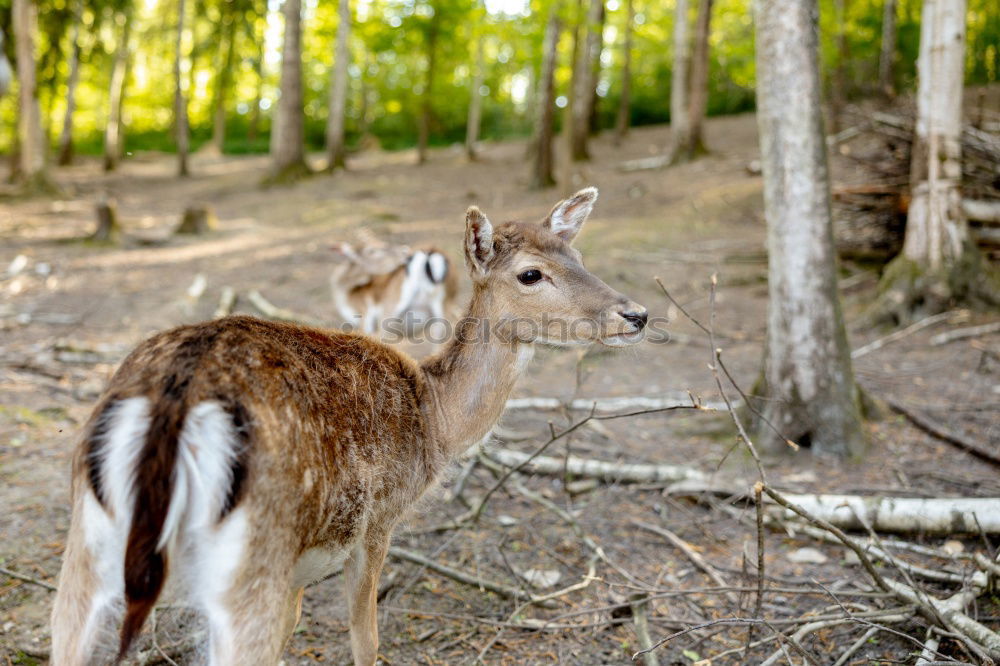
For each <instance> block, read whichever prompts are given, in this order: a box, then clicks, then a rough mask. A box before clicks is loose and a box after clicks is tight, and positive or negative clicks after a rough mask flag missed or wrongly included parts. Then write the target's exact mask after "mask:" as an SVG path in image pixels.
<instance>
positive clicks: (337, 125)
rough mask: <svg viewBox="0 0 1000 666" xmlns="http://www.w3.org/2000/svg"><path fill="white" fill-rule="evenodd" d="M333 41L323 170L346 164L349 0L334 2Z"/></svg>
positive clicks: (349, 36) (337, 167) (349, 32)
mask: <svg viewBox="0 0 1000 666" xmlns="http://www.w3.org/2000/svg"><path fill="white" fill-rule="evenodd" d="M337 12H338V14H339V22H338V23H337V45H336V47H335V48H334V54H333V58H334V62H333V72H332V75H331V78H330V113H329V115H328V116H327V119H326V163H327V167H326V168H327V170H328V171H333V170H335V169H339V168H343V167H344V166H346V158H347V150H346V148H345V146H344V113H345V110H346V108H347V66H348V65H349V64H350V49H349V48H348V46H349V45H350V41H349V40H350V38H351V0H339V1H338V3H337Z"/></svg>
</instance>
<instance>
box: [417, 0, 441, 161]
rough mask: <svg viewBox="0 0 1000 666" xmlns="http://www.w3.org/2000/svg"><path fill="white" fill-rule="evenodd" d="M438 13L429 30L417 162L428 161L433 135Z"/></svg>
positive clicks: (433, 17)
mask: <svg viewBox="0 0 1000 666" xmlns="http://www.w3.org/2000/svg"><path fill="white" fill-rule="evenodd" d="M437 21H438V18H437V14H436V13H435V14H434V16H432V17H431V24H430V27H429V28H428V31H427V78H426V80H425V81H424V92H423V95H421V98H420V123H419V125H420V126H419V128H418V132H417V164H424V163H425V162H426V161H427V144H428V142H429V141H430V135H431V115H432V114H433V113H434V107H433V103H434V75H435V74H436V72H435V69H436V68H437V38H438V26H437Z"/></svg>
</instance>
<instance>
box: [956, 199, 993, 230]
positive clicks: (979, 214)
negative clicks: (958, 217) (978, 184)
mask: <svg viewBox="0 0 1000 666" xmlns="http://www.w3.org/2000/svg"><path fill="white" fill-rule="evenodd" d="M962 213H964V214H965V216H966V217H967V218H969V219H970V220H975V221H976V222H988V223H991V224H1000V201H982V200H979V199H962Z"/></svg>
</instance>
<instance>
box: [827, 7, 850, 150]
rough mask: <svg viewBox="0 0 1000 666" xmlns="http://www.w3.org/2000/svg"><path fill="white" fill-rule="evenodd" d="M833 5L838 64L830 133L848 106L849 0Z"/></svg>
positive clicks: (834, 84)
mask: <svg viewBox="0 0 1000 666" xmlns="http://www.w3.org/2000/svg"><path fill="white" fill-rule="evenodd" d="M833 7H834V12H835V13H836V16H837V37H836V42H837V64H836V66H835V67H834V68H833V81H832V86H831V88H832V90H831V91H830V107H831V108H830V133H831V134H836V133H837V132H839V131H840V129H841V127H840V119H841V116H843V115H844V107H846V106H847V57H848V53H847V0H834V3H833Z"/></svg>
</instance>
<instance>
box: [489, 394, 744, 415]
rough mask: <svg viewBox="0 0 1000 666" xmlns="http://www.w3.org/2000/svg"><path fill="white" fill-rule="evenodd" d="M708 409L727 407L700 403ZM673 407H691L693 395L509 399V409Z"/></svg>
mask: <svg viewBox="0 0 1000 666" xmlns="http://www.w3.org/2000/svg"><path fill="white" fill-rule="evenodd" d="M700 404H701V407H702V408H703V409H704V410H706V411H713V410H719V409H725V407H726V406H725V404H723V403H721V402H708V403H700ZM673 407H691V396H690V395H689V394H687V393H683V394H682V393H676V394H674V395H670V396H662V397H645V396H633V397H623V398H577V399H576V400H571V401H570V402H569V403H566V402H564V401H562V400H560V399H559V398H511V399H510V400H508V401H507V407H506V408H507V409H539V410H555V409H563V408H568V409H570V410H577V411H585V412H589V411H591V410H593V411H594V413H595V414H606V413H610V412H618V411H621V410H623V409H670V408H673Z"/></svg>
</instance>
